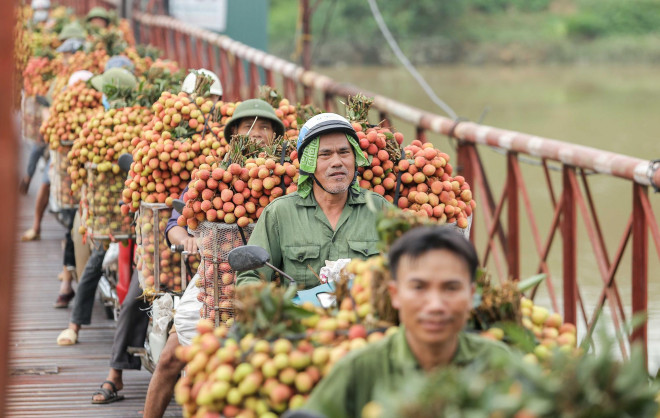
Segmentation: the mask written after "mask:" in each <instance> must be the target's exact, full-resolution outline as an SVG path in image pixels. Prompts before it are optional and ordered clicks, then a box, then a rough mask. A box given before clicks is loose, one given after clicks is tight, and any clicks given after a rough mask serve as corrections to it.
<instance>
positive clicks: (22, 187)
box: [18, 177, 32, 194]
mask: <svg viewBox="0 0 660 418" xmlns="http://www.w3.org/2000/svg"><path fill="white" fill-rule="evenodd" d="M31 180H32V178H31V177H23V178H22V179H21V182H20V183H19V184H18V191H19V193H20V194H27V192H28V189H29V188H30V182H31Z"/></svg>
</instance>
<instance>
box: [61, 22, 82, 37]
mask: <svg viewBox="0 0 660 418" xmlns="http://www.w3.org/2000/svg"><path fill="white" fill-rule="evenodd" d="M86 37H87V34H86V33H85V30H84V29H83V27H82V26H81V25H80V23H78V22H77V21H76V22H71V23H69V24H67V25H65V26H64V27H63V28H62V31H61V32H60V34H59V36H58V38H59V40H60V41H66V40H67V39H71V38H79V39H85V38H86Z"/></svg>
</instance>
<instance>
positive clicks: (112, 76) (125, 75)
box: [90, 67, 138, 92]
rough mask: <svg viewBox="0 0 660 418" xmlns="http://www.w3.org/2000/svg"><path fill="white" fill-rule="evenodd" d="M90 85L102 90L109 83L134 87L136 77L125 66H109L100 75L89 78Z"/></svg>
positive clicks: (121, 86)
mask: <svg viewBox="0 0 660 418" xmlns="http://www.w3.org/2000/svg"><path fill="white" fill-rule="evenodd" d="M90 83H91V84H92V87H94V88H95V89H96V90H98V91H100V92H103V87H105V86H106V85H108V84H110V85H113V86H116V87H119V88H129V89H134V88H135V87H136V86H137V84H138V81H137V78H135V76H134V75H133V73H131V72H130V71H128V70H127V69H125V68H121V67H115V68H110V69H109V70H108V71H106V72H104V73H103V74H101V75H97V76H95V77H94V78H92V79H91V80H90Z"/></svg>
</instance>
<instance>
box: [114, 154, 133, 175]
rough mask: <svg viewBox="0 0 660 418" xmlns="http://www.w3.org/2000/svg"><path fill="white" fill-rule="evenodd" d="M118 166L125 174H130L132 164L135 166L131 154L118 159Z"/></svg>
mask: <svg viewBox="0 0 660 418" xmlns="http://www.w3.org/2000/svg"><path fill="white" fill-rule="evenodd" d="M117 164H118V165H119V168H121V170H122V171H123V172H125V173H128V172H129V171H130V169H131V164H133V156H132V155H131V154H129V153H124V154H122V155H120V156H119V159H117Z"/></svg>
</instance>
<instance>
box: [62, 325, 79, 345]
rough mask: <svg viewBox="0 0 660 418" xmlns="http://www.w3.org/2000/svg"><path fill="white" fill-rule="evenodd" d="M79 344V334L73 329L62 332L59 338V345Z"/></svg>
mask: <svg viewBox="0 0 660 418" xmlns="http://www.w3.org/2000/svg"><path fill="white" fill-rule="evenodd" d="M77 342H78V334H77V333H76V332H75V331H74V330H72V329H71V328H67V329H65V330H64V331H62V332H60V335H58V336H57V345H62V346H64V345H74V344H76V343H77Z"/></svg>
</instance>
